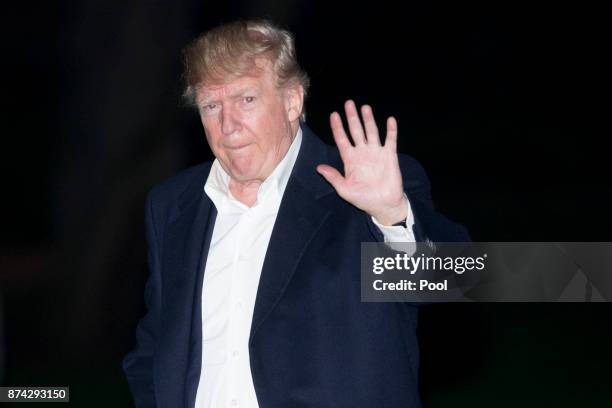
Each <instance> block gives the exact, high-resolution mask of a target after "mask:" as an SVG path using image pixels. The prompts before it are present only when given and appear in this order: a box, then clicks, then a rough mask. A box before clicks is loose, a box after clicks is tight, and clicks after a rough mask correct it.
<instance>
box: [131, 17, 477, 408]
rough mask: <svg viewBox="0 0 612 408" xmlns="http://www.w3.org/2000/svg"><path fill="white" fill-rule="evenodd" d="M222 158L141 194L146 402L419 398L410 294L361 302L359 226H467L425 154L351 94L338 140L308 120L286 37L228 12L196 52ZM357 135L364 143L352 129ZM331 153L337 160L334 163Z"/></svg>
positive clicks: (453, 229) (381, 233)
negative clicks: (406, 298) (146, 271)
mask: <svg viewBox="0 0 612 408" xmlns="http://www.w3.org/2000/svg"><path fill="white" fill-rule="evenodd" d="M185 68H186V71H185V77H186V80H187V84H188V88H187V92H186V95H187V96H188V97H190V98H191V99H192V100H193V102H194V103H195V105H196V106H197V108H198V111H199V114H200V117H201V121H202V125H203V127H204V131H205V134H206V138H207V141H208V144H209V146H210V148H211V150H212V152H213V153H214V155H215V157H216V159H215V161H214V162H212V163H205V164H202V165H199V166H196V167H194V168H191V169H188V170H186V171H184V172H183V173H181V174H179V175H178V176H175V177H174V178H172V179H171V180H169V181H166V182H165V183H162V184H161V185H159V186H157V187H155V188H154V189H153V190H152V191H151V192H150V194H149V196H148V198H147V206H146V225H147V239H148V244H149V249H150V254H149V265H150V273H151V276H150V278H149V281H148V283H147V287H146V293H145V299H146V304H147V308H148V313H147V315H146V316H145V317H144V318H143V320H142V321H141V322H140V323H139V326H138V330H137V347H136V349H135V350H134V351H132V352H131V353H130V354H129V355H128V356H127V357H126V359H125V361H124V370H125V372H126V375H127V378H128V380H129V383H130V387H131V389H132V393H133V394H134V398H135V401H136V405H137V406H138V407H154V406H157V407H173V408H174V407H194V406H195V407H197V408H205V407H206V408H208V407H238V406H243V407H258V406H259V407H283V408H286V407H387V406H388V407H398V406H403V407H406V406H408V407H415V406H419V405H420V403H419V398H418V389H417V385H418V383H417V376H418V347H417V340H416V334H415V330H416V323H417V309H416V307H414V306H411V305H407V304H403V303H362V302H360V269H359V259H360V245H361V242H365V241H376V240H378V241H383V240H384V241H415V240H416V241H422V240H425V239H430V240H433V241H436V240H437V241H461V240H467V239H468V237H467V233H466V232H465V229H463V227H461V226H458V225H456V224H453V223H451V222H450V221H448V220H447V219H445V218H444V217H442V216H441V215H439V214H437V213H435V212H434V210H433V208H432V204H431V198H430V193H429V184H428V181H427V178H426V175H425V173H424V171H423V170H422V168H421V167H420V165H419V164H418V163H417V162H416V161H415V160H414V159H411V158H409V157H407V156H398V155H397V153H396V141H397V123H396V121H395V119H394V118H389V119H388V120H387V130H386V137H385V140H384V141H383V140H381V138H380V136H379V132H378V129H377V126H376V123H375V121H374V117H373V113H372V109H371V108H370V107H369V106H363V107H361V115H362V118H363V124H362V120H361V119H360V116H359V113H358V111H357V108H356V106H355V104H354V103H353V102H352V101H348V102H347V103H346V104H345V113H346V117H347V120H348V128H349V133H350V136H351V139H352V141H353V143H351V141H350V140H349V137H348V135H347V134H346V132H345V130H344V127H343V124H342V119H341V117H340V115H339V114H338V113H333V114H332V115H331V117H330V122H331V128H332V132H333V135H334V140H335V142H336V145H337V149H335V148H332V147H329V146H326V145H325V144H323V143H322V142H321V141H320V140H319V139H318V138H317V137H316V136H315V135H314V134H313V132H312V131H311V130H310V129H309V128H308V127H307V126H306V125H305V124H304V123H303V121H301V119H303V113H304V110H303V103H304V95H305V93H306V91H307V88H308V77H307V76H306V74H305V73H304V72H303V71H302V70H301V69H300V67H299V66H298V64H297V62H296V56H295V50H294V45H293V39H292V37H291V35H290V34H289V33H288V32H286V31H283V30H280V29H278V28H276V27H274V26H273V25H272V24H270V23H268V22H265V21H249V22H237V23H231V24H227V25H224V26H220V27H217V28H215V29H213V30H211V31H209V32H207V33H205V34H204V35H202V36H201V37H199V38H198V39H196V40H195V41H194V42H193V43H192V44H191V45H190V46H188V47H187V49H186V51H185ZM353 144H354V145H353ZM338 169H342V170H343V172H342V173H341V172H340V171H339V170H338Z"/></svg>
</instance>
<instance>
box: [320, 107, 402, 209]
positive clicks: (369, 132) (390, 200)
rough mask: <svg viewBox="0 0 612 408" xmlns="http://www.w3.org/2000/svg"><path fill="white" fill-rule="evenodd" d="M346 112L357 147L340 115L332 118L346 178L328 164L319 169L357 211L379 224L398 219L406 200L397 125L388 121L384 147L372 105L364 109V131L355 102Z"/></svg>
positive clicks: (335, 138) (333, 115) (392, 120)
mask: <svg viewBox="0 0 612 408" xmlns="http://www.w3.org/2000/svg"><path fill="white" fill-rule="evenodd" d="M345 110H346V115H347V120H348V124H349V130H350V133H351V136H352V139H353V141H354V144H355V145H354V146H353V145H352V144H351V142H350V141H349V139H348V136H347V135H346V133H345V131H344V127H343V125H342V120H341V118H340V115H338V114H337V113H335V112H334V113H333V114H332V115H331V117H330V123H331V128H332V132H333V134H334V140H335V141H336V144H337V145H338V150H339V151H340V156H341V158H342V162H343V164H344V176H342V175H341V174H340V173H339V172H338V171H337V170H336V169H334V168H333V167H330V166H327V165H320V166H318V168H317V170H319V172H320V173H321V174H322V175H323V176H324V177H325V178H326V179H327V180H328V181H329V182H330V183H331V184H332V186H333V187H334V188H335V189H336V191H337V192H338V195H340V197H342V198H343V199H345V200H346V201H348V202H349V203H351V204H353V205H354V206H356V207H357V208H359V209H361V210H363V211H365V212H366V213H368V214H370V215H372V216H374V217H376V218H377V219H379V221H383V219H390V218H393V217H396V218H397V216H398V215H397V214H399V213H400V212H402V211H403V209H402V205H403V200H404V192H403V188H402V175H401V172H400V168H399V163H398V159H397V147H396V146H397V123H396V121H395V119H393V118H389V119H388V120H387V137H386V139H385V144H384V145H381V142H380V137H379V134H378V129H377V127H376V122H375V121H374V116H373V114H372V109H371V108H370V107H369V106H363V107H362V114H363V122H364V126H365V132H364V127H362V125H361V120H360V119H359V115H358V114H357V110H356V108H355V105H354V103H353V102H352V101H348V102H347V103H346V104H345ZM402 217H405V214H404V215H403V216H402Z"/></svg>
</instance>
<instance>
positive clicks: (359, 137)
mask: <svg viewBox="0 0 612 408" xmlns="http://www.w3.org/2000/svg"><path fill="white" fill-rule="evenodd" d="M344 111H345V112H346V120H347V122H348V126H349V131H350V132H351V137H352V138H353V142H355V146H357V145H360V144H364V143H366V140H365V134H364V133H363V127H362V126H361V119H359V114H358V113H357V107H356V106H355V102H353V101H351V100H348V101H346V103H345V104H344Z"/></svg>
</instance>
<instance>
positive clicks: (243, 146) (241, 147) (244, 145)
mask: <svg viewBox="0 0 612 408" xmlns="http://www.w3.org/2000/svg"><path fill="white" fill-rule="evenodd" d="M250 145H251V144H250V143H247V144H242V145H236V146H225V148H226V149H228V150H240V149H244V148H245V147H247V146H250Z"/></svg>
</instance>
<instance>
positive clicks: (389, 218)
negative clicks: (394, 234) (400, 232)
mask: <svg viewBox="0 0 612 408" xmlns="http://www.w3.org/2000/svg"><path fill="white" fill-rule="evenodd" d="M370 215H371V216H372V217H374V218H375V219H376V221H377V222H378V223H379V224H381V225H384V226H394V225H402V224H401V223H404V225H405V222H406V219H407V218H408V198H407V197H406V195H404V197H403V199H402V201H401V203H400V204H399V205H397V206H393V207H389V208H386V209H384V210H382V211H376V212H373V213H372V214H370Z"/></svg>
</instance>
